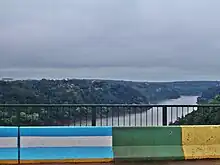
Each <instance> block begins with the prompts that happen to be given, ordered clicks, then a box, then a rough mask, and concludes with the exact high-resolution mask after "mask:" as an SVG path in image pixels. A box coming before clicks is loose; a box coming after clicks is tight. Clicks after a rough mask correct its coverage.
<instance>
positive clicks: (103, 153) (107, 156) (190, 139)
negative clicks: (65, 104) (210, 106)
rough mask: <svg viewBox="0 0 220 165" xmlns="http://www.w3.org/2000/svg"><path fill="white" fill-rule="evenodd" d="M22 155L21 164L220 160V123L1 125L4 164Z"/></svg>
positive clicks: (0, 159)
mask: <svg viewBox="0 0 220 165" xmlns="http://www.w3.org/2000/svg"><path fill="white" fill-rule="evenodd" d="M18 133H19V135H20V136H19V138H20V147H21V148H20V149H18V147H17V146H18V144H17V143H18V139H19V138H18ZM19 151H20V152H19ZM18 153H20V158H21V159H20V160H21V163H48V162H50V163H53V162H56V163H59V162H111V161H113V160H114V161H118V160H127V161H129V160H132V161H133V160H184V159H205V158H220V126H173V127H113V128H112V127H63V126H62V127H21V128H20V129H19V131H18V128H16V127H0V164H16V163H18V161H17V160H18Z"/></svg>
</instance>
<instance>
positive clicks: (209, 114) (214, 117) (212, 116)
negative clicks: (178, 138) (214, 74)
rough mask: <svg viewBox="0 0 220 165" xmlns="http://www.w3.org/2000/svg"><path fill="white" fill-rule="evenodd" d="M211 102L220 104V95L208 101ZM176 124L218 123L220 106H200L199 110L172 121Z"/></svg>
mask: <svg viewBox="0 0 220 165" xmlns="http://www.w3.org/2000/svg"><path fill="white" fill-rule="evenodd" d="M208 103H209V104H220V95H217V96H216V97H215V98H213V99H212V100H210V101H209V102H208ZM172 124H174V125H215V124H216V125H218V124H220V108H219V107H199V108H198V110H197V111H193V112H192V113H190V114H188V115H186V116H185V117H183V118H181V119H179V120H177V121H176V122H174V123H172Z"/></svg>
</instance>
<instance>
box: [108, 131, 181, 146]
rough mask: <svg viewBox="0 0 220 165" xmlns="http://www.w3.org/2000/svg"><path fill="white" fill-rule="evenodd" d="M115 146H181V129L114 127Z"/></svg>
mask: <svg viewBox="0 0 220 165" xmlns="http://www.w3.org/2000/svg"><path fill="white" fill-rule="evenodd" d="M112 134H113V146H159V145H181V144H182V140H181V138H182V136H181V127H113V132H112Z"/></svg>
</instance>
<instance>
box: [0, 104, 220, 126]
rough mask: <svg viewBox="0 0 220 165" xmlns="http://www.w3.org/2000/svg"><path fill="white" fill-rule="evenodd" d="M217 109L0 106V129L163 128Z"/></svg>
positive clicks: (114, 106) (136, 106)
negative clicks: (1, 127)
mask: <svg viewBox="0 0 220 165" xmlns="http://www.w3.org/2000/svg"><path fill="white" fill-rule="evenodd" d="M198 109H203V110H207V109H219V110H220V105H148V104H147V105H133V104H132V105H130V104H129V105H127V104H80V105H79V104H0V125H1V126H13V125H17V126H56V125H60V126H64V125H68V126H69V125H74V126H162V125H163V126H164V125H169V124H170V123H173V122H175V121H177V120H179V119H180V118H183V117H184V116H186V115H187V114H189V113H191V112H193V111H196V110H198Z"/></svg>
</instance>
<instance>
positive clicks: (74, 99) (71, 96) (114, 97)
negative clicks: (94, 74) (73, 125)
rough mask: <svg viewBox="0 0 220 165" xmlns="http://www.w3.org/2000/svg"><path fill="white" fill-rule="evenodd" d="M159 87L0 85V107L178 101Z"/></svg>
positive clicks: (122, 84) (72, 83)
mask: <svg viewBox="0 0 220 165" xmlns="http://www.w3.org/2000/svg"><path fill="white" fill-rule="evenodd" d="M179 96H180V95H179V94H178V92H177V91H175V90H174V89H172V88H168V87H167V86H166V85H163V84H154V83H139V82H129V81H108V80H106V81H105V80H78V79H72V80H45V79H43V80H39V81H38V80H29V81H28V80H25V81H12V82H6V81H0V103H1V104H5V103H7V104H11V103H13V104H14V103H20V104H24V103H25V104H26V103H28V104H44V103H48V104H67V103H68V104H111V103H114V104H140V103H145V104H147V103H149V101H159V100H164V99H172V98H178V97H179Z"/></svg>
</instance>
